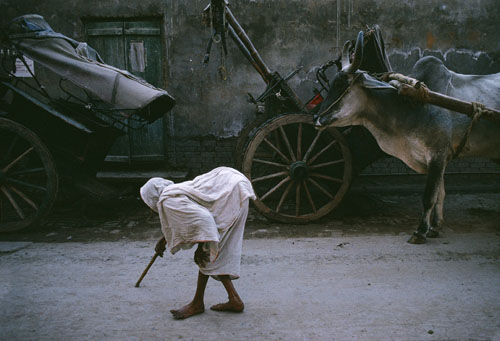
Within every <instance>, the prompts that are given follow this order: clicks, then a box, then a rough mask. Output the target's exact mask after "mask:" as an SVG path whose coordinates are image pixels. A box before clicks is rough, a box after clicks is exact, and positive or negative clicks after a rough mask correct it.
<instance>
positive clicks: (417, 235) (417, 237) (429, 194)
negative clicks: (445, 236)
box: [408, 161, 445, 244]
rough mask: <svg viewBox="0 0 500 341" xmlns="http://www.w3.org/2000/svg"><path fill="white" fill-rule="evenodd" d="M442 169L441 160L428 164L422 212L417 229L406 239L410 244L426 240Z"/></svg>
mask: <svg viewBox="0 0 500 341" xmlns="http://www.w3.org/2000/svg"><path fill="white" fill-rule="evenodd" d="M444 169H445V163H444V162H442V161H433V162H431V164H430V165H429V170H428V175H427V183H426V185H425V191H424V197H423V199H422V204H423V206H424V212H423V214H422V219H421V220H420V224H419V226H418V229H417V231H415V232H414V233H413V236H412V237H411V238H410V239H409V240H408V243H410V244H424V243H425V241H426V239H425V235H426V233H427V232H428V231H429V229H430V228H431V223H430V220H431V214H432V210H433V209H434V207H435V206H436V203H437V201H438V197H439V193H440V188H441V184H442V183H444V179H443V175H444ZM443 199H444V198H443Z"/></svg>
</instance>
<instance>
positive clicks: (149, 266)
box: [135, 252, 160, 288]
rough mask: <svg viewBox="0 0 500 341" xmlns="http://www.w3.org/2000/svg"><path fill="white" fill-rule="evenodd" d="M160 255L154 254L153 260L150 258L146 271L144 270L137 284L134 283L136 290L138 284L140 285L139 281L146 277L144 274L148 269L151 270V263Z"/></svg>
mask: <svg viewBox="0 0 500 341" xmlns="http://www.w3.org/2000/svg"><path fill="white" fill-rule="evenodd" d="M159 255H160V254H159V253H158V252H155V255H154V256H153V258H151V260H150V261H149V264H148V266H146V269H144V271H143V272H142V275H141V277H140V278H139V280H138V281H137V283H135V287H136V288H138V287H139V284H141V281H142V279H143V278H144V276H146V274H147V273H148V271H149V268H151V265H153V263H154V262H155V260H156V258H158V256H159Z"/></svg>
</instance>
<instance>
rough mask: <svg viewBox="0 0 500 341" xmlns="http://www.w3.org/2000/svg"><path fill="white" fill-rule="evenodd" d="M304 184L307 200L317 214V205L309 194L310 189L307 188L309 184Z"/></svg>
mask: <svg viewBox="0 0 500 341" xmlns="http://www.w3.org/2000/svg"><path fill="white" fill-rule="evenodd" d="M302 184H303V185H304V191H305V192H306V196H307V200H308V201H309V204H310V205H311V208H312V210H313V212H314V213H316V211H317V210H316V205H314V201H313V199H312V196H311V193H310V192H309V188H308V187H307V183H306V182H305V181H304V182H303V183H302Z"/></svg>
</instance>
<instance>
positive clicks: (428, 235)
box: [425, 230, 439, 238]
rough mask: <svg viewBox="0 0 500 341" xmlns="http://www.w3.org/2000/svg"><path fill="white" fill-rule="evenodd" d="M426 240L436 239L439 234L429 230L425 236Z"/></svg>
mask: <svg viewBox="0 0 500 341" xmlns="http://www.w3.org/2000/svg"><path fill="white" fill-rule="evenodd" d="M425 236H426V237H427V238H437V237H439V232H438V231H436V230H429V231H428V232H427V233H426V235H425Z"/></svg>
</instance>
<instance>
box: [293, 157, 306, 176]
mask: <svg viewBox="0 0 500 341" xmlns="http://www.w3.org/2000/svg"><path fill="white" fill-rule="evenodd" d="M290 176H291V177H292V179H294V180H303V179H306V178H307V164H306V163H305V162H304V161H295V162H293V163H292V164H291V165H290Z"/></svg>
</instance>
